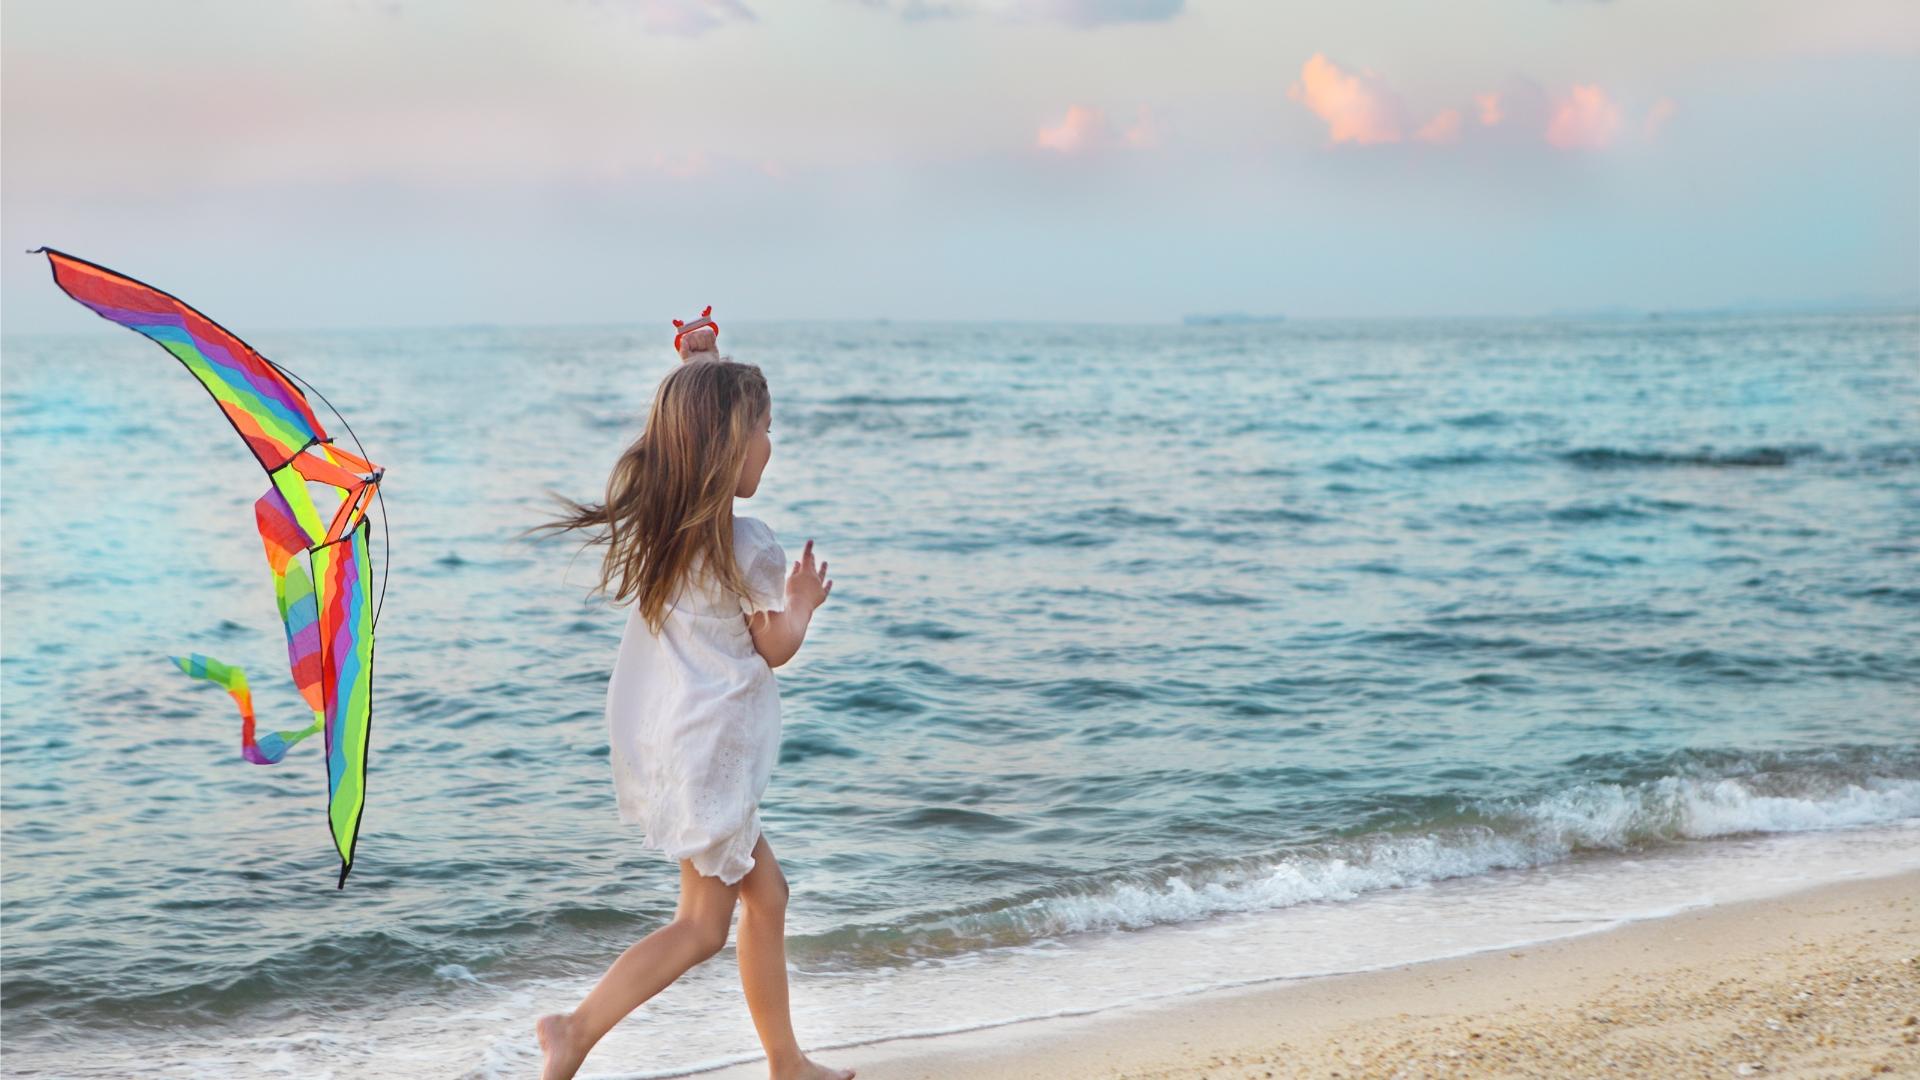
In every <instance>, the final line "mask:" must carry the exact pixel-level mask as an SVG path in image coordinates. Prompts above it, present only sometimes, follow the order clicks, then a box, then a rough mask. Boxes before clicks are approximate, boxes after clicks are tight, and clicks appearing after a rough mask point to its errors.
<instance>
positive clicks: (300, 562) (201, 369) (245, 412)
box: [33, 248, 386, 888]
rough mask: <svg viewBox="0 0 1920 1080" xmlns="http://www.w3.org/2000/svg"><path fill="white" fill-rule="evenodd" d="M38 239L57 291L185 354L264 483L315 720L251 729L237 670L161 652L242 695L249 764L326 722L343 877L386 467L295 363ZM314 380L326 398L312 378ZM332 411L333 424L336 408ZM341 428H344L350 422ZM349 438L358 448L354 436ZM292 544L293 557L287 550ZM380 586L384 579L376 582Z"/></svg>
mask: <svg viewBox="0 0 1920 1080" xmlns="http://www.w3.org/2000/svg"><path fill="white" fill-rule="evenodd" d="M39 252H45V253H46V256H47V259H48V260H49V261H50V262H51V263H52V264H53V280H54V283H55V284H57V285H59V286H60V288H61V289H62V290H63V291H64V292H65V293H66V294H67V295H68V296H71V297H73V298H74V299H75V300H78V301H80V302H81V303H82V304H85V305H86V306H87V307H90V308H92V309H93V310H94V313H95V314H98V315H99V316H100V317H101V318H104V319H107V320H108V321H110V322H116V323H119V324H120V325H121V326H125V327H128V328H130V329H133V330H136V331H138V332H140V333H141V334H144V335H146V336H147V337H149V338H152V339H153V340H154V341H156V342H158V343H159V345H160V347H161V348H163V349H166V350H167V351H168V352H170V353H172V354H173V355H174V357H175V358H177V359H178V360H179V361H180V362H181V363H183V364H185V365H186V366H187V370H188V371H191V372H193V374H194V377H195V378H197V379H199V380H200V384H201V385H202V386H205V387H206V388H207V392H208V393H210V394H212V395H213V399H214V401H216V402H218V403H219V405H220V409H221V411H222V412H224V413H225V414H226V417H227V420H228V422H229V423H231V424H232V425H233V428H234V430H235V431H237V432H239V433H240V437H241V438H242V439H245V440H246V443H247V449H249V450H252V451H253V456H254V457H256V458H258V459H259V461H260V467H261V468H263V469H265V470H266V471H267V478H268V479H269V480H270V481H272V483H273V486H272V487H270V488H268V489H267V493H266V494H265V495H262V496H261V497H260V499H259V501H257V502H255V503H254V504H253V512H254V521H255V524H256V525H257V526H258V527H259V529H260V539H261V540H262V541H263V542H264V543H265V544H266V549H267V564H268V565H269V566H270V567H272V569H273V591H274V597H275V598H276V599H277V600H278V601H279V607H280V620H281V622H282V623H283V624H284V625H285V627H286V631H287V658H288V660H289V661H290V663H291V664H292V667H293V681H294V684H295V685H296V686H298V687H299V688H300V694H301V696H302V697H304V698H306V701H307V704H308V706H310V707H311V708H312V709H313V715H314V719H313V723H312V724H311V725H309V726H307V727H305V728H302V729H300V730H298V731H280V732H269V733H267V734H266V735H263V736H260V737H258V738H256V737H255V735H254V729H253V695H252V693H251V691H250V690H249V689H248V688H247V677H246V674H245V673H244V672H242V671H241V670H240V669H239V668H237V667H232V666H229V665H227V664H223V663H221V662H220V661H218V660H214V659H212V658H210V657H206V656H201V655H198V654H195V655H193V656H188V657H178V656H176V657H174V658H173V661H174V663H176V664H178V665H180V668H181V670H183V671H185V672H186V673H187V674H189V675H191V676H193V677H195V678H198V679H206V680H208V681H210V682H213V683H216V684H218V685H220V686H222V687H225V688H226V690H227V692H228V693H230V694H232V695H233V699H234V702H235V703H236V704H238V705H239V707H240V754H241V756H242V757H244V758H246V759H247V760H248V761H251V762H253V763H254V764H256V765H272V764H275V763H276V762H278V761H279V760H280V759H281V758H282V757H284V756H285V755H286V753H287V750H288V749H289V748H291V747H292V746H293V744H295V743H297V742H299V741H300V740H302V739H304V738H306V737H307V736H309V735H312V734H313V733H315V732H324V733H325V734H326V746H327V820H328V824H329V826H330V827H331V829H332V831H333V843H334V847H335V848H337V849H338V850H339V853H340V882H339V884H338V885H336V886H335V887H336V888H345V887H346V884H347V874H348V873H349V872H350V871H352V869H353V844H354V840H355V838H357V837H358V836H359V834H360V815H361V811H362V810H364V809H365V808H366V777H367V750H368V739H367V736H368V731H369V726H370V724H371V721H372V718H373V627H374V622H375V620H376V618H377V616H378V613H377V612H376V611H375V610H374V609H375V606H376V605H373V604H370V603H368V599H369V597H370V596H371V592H372V587H371V580H370V575H369V573H368V568H369V563H368V559H367V542H368V537H369V535H370V526H369V524H368V521H367V509H368V507H369V506H370V505H371V504H372V502H373V500H374V499H375V498H376V497H378V496H379V493H380V480H381V478H382V476H384V475H385V470H383V469H381V468H380V467H379V466H377V465H374V464H371V463H370V462H368V461H367V460H366V459H365V457H364V456H363V457H355V456H354V455H352V454H349V453H347V452H346V451H344V450H341V449H340V448H339V447H337V446H334V445H333V440H332V439H330V438H328V436H327V433H326V430H325V429H324V428H322V427H321V426H320V421H319V419H318V418H316V417H315V416H314V414H313V407H312V406H311V405H309V404H308V403H307V398H306V395H304V394H302V393H301V392H300V391H299V389H298V388H296V387H295V386H294V381H295V380H296V379H297V378H298V377H297V376H292V375H290V374H289V373H288V372H287V371H285V370H284V369H282V368H281V367H279V366H278V365H276V364H275V363H274V362H273V361H271V360H268V359H267V358H266V357H264V356H261V355H260V354H259V353H257V352H255V351H253V349H252V348H251V347H250V346H249V345H247V343H246V342H244V341H241V340H240V339H239V338H237V337H235V336H233V335H232V334H231V333H229V332H227V331H226V330H225V329H224V328H222V327H221V326H220V324H218V323H216V322H214V321H213V320H212V319H209V318H207V317H206V316H205V315H202V314H200V313H199V312H198V311H195V310H194V309H193V308H191V307H188V306H187V305H186V304H184V303H182V302H181V301H179V300H177V299H175V298H174V297H172V296H170V295H168V294H166V293H164V292H161V291H160V290H159V289H156V288H154V287H152V286H151V285H145V284H142V283H141V282H138V281H135V280H134V279H132V278H130V277H127V276H125V275H123V274H117V273H115V272H113V271H112V270H109V269H107V268H106V267H104V266H99V265H96V264H94V263H90V262H87V261H86V260H85V259H76V258H74V257H73V256H71V255H67V254H64V253H62V252H59V251H55V250H53V249H52V248H36V249H34V252H33V253H36V254H37V253H39ZM299 381H300V382H301V383H302V385H305V380H299ZM308 389H312V387H310V386H309V387H308ZM314 394H315V396H316V397H319V398H320V400H321V401H323V402H325V401H326V400H327V399H326V397H325V396H324V395H321V394H320V392H319V391H317V390H315V391H314ZM327 407H328V408H329V409H331V408H332V407H333V406H332V405H331V404H330V403H329V404H328V406H327ZM334 415H335V416H336V417H337V416H339V415H340V414H339V413H338V412H335V413H334ZM340 423H341V425H342V426H343V427H344V426H345V425H346V420H345V419H342V420H341V421H340ZM347 434H348V435H349V436H352V434H353V429H352V428H351V427H348V428H347ZM354 447H355V448H356V449H358V450H359V451H360V453H361V454H362V455H364V454H365V453H366V448H365V447H362V446H360V440H359V439H358V438H355V439H354ZM316 488H317V489H318V490H319V491H320V492H322V493H323V494H324V495H326V497H327V498H328V500H329V501H331V500H332V499H333V498H336V497H337V500H338V501H337V504H334V505H333V506H332V507H331V509H332V511H333V512H332V516H331V517H323V516H322V513H321V508H320V507H318V506H316V505H315V503H314V494H315V490H316ZM333 493H337V496H335V495H334V494H333ZM382 505H383V506H384V502H383V504H382ZM300 555H304V556H305V558H304V559H301V558H296V556H300ZM385 590H386V586H385V584H384V579H383V584H382V585H381V591H382V593H383V594H384V593H385Z"/></svg>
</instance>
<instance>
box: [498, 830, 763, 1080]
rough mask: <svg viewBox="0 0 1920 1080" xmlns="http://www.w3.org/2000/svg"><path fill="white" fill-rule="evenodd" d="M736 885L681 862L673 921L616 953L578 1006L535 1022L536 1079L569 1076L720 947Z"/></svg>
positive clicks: (724, 940) (730, 918)
mask: <svg viewBox="0 0 1920 1080" xmlns="http://www.w3.org/2000/svg"><path fill="white" fill-rule="evenodd" d="M745 880H746V879H744V878H742V879H741V884H744V883H745ZM740 888H741V885H740V884H736V885H728V884H727V883H726V882H724V881H721V880H720V879H719V878H717V877H706V876H704V875H702V874H701V873H700V872H699V871H697V870H695V869H694V868H693V863H691V862H689V861H687V860H686V859H682V860H680V908H679V910H678V911H676V912H675V913H674V916H673V921H672V922H670V923H668V924H667V925H665V926H663V927H661V928H660V929H658V930H655V931H654V932H653V933H651V934H648V935H647V936H646V937H643V938H641V939H640V940H639V941H636V942H634V943H633V945H632V946H630V947H629V948H628V949H627V951H626V952H624V953H621V954H620V958H619V959H618V960H615V961H614V962H613V966H612V967H610V968H608V969H607V973H606V974H605V975H602V976H601V977H600V982H599V984H598V985H596V986H595V987H594V988H593V991H592V992H591V993H589V994H588V995H587V996H586V999H585V1000H584V1001H582V1002H581V1003H580V1005H579V1007H577V1008H575V1009H574V1010H573V1011H572V1012H570V1013H554V1014H552V1015H550V1016H543V1017H541V1018H540V1020H539V1022H538V1023H536V1024H535V1025H534V1031H535V1032H536V1033H537V1034H538V1035H539V1036H540V1049H541V1052H542V1053H543V1054H544V1055H545V1057H546V1064H545V1065H544V1066H543V1067H542V1070H541V1073H540V1080H568V1078H569V1077H571V1076H573V1074H574V1073H575V1072H577V1071H579V1069H580V1063H581V1062H582V1061H585V1060H586V1057H587V1051H589V1050H591V1049H593V1044H594V1043H597V1042H599V1041H600V1039H601V1037H602V1036H604V1035H605V1034H606V1033H607V1032H609V1031H611V1030H613V1025H615V1024H617V1023H619V1022H620V1020H621V1018H623V1017H625V1016H626V1015H627V1014H628V1013H630V1012H632V1011H633V1010H634V1009H637V1008H639V1007H640V1005H641V1003H642V1002H645V1001H646V1000H647V999H648V998H650V997H652V996H653V995H655V994H657V993H659V992H660V991H661V990H664V989H666V987H667V986H669V985H670V984H672V982H673V981H674V980H675V979H678V978H679V977H680V976H681V975H683V974H685V973H686V971H687V969H688V968H690V967H692V966H694V965H695V964H698V963H699V962H700V961H702V960H705V959H707V958H709V957H711V956H713V955H714V954H715V953H717V952H719V951H720V950H721V949H722V948H724V947H725V946H726V944H727V929H728V927H729V926H730V924H731V923H732V922H733V906H734V900H735V899H736V898H737V897H738V896H739V893H740Z"/></svg>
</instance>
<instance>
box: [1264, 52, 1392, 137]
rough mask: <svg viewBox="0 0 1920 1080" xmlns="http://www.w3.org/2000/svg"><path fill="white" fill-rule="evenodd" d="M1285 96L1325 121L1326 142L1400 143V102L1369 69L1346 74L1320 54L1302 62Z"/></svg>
mask: <svg viewBox="0 0 1920 1080" xmlns="http://www.w3.org/2000/svg"><path fill="white" fill-rule="evenodd" d="M1287 96H1288V97H1289V98H1292V99H1293V100H1295V101H1298V102H1300V103H1301V104H1302V105H1305V106H1306V107H1307V108H1308V109H1310V110H1312V111H1313V113H1314V115H1316V116H1318V117H1320V119H1322V120H1325V121H1326V122H1327V141H1328V142H1330V143H1343V142H1352V143H1359V144H1360V145H1362V146H1365V145H1367V144H1369V143H1385V142H1399V141H1400V129H1401V127H1402V126H1403V125H1402V123H1401V119H1400V117H1401V109H1400V101H1399V99H1398V98H1397V97H1395V96H1394V94H1393V91H1391V90H1389V89H1388V88H1387V86H1386V84H1384V83H1382V82H1381V81H1380V80H1379V79H1377V78H1375V77H1374V75H1373V73H1372V72H1369V71H1363V72H1360V73H1359V74H1349V73H1348V72H1345V71H1342V70H1341V69H1340V67H1339V65H1337V64H1335V63H1334V62H1333V61H1331V60H1329V59H1327V58H1326V57H1325V56H1323V55H1321V54H1320V53H1314V54H1313V55H1312V56H1311V57H1309V58H1308V59H1307V62H1306V63H1305V64H1303V65H1301V68H1300V79H1299V81H1298V82H1295V83H1294V84H1293V85H1292V86H1290V87H1288V88H1287Z"/></svg>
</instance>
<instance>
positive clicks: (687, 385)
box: [528, 350, 773, 634]
mask: <svg viewBox="0 0 1920 1080" xmlns="http://www.w3.org/2000/svg"><path fill="white" fill-rule="evenodd" d="M715 356H716V354H714V353H711V352H707V351H705V350H700V351H698V352H696V354H695V355H694V356H693V357H692V358H691V359H688V360H686V361H684V362H683V363H681V365H680V366H679V367H677V368H674V369H673V370H672V371H670V372H668V373H667V377H666V378H664V379H661V380H660V385H659V387H658V388H657V389H655V390H654V392H653V406H652V408H651V410H650V411H649V412H648V413H647V426H646V429H645V430H643V431H642V432H641V433H640V437H639V438H637V439H635V440H634V441H633V443H632V444H631V445H629V446H628V447H627V448H626V450H624V451H623V452H621V454H620V459H619V460H618V461H615V462H614V463H613V471H612V473H611V474H610V475H609V476H608V477H607V492H606V498H605V500H604V501H602V502H600V503H598V504H592V503H579V502H575V501H573V500H572V499H569V498H566V497H565V496H562V495H555V496H554V498H556V499H558V500H559V501H560V503H561V504H562V505H563V506H564V507H566V512H565V513H564V514H563V515H562V516H561V517H560V518H558V519H556V520H553V521H549V522H545V523H543V524H540V525H536V526H534V528H533V529H530V530H528V531H529V532H538V531H542V530H547V531H552V532H566V531H569V530H572V529H597V530H600V532H598V533H597V534H596V535H593V536H591V537H590V538H589V539H588V540H587V546H589V547H591V546H593V545H595V544H605V545H606V548H607V551H606V556H605V558H604V559H603V560H602V561H601V565H600V583H599V584H598V585H596V586H594V588H593V590H592V591H591V592H589V593H588V595H589V596H592V595H594V594H602V595H605V594H607V593H608V590H609V586H612V592H611V595H612V598H613V601H614V602H615V603H620V602H622V601H625V600H627V599H629V598H637V599H638V601H639V604H640V613H641V615H642V617H644V618H645V619H646V621H647V628H648V629H649V630H651V631H653V632H654V633H656V634H657V633H659V632H660V628H661V627H662V626H663V625H665V623H666V618H667V605H668V604H669V603H671V602H672V600H673V597H674V594H675V593H677V592H678V591H679V588H680V583H681V581H682V580H683V579H684V578H685V576H686V575H687V574H688V573H689V572H690V571H691V570H692V568H693V566H694V565H695V563H696V562H697V561H699V560H700V559H701V558H702V557H704V558H705V562H706V566H707V567H708V568H709V572H710V573H712V574H713V576H714V579H715V580H716V581H717V582H718V583H719V585H720V587H721V588H722V589H724V590H726V591H728V592H731V593H733V594H735V595H738V596H745V595H747V587H746V583H745V582H744V581H743V580H742V578H741V575H740V570H739V567H738V566H737V565H736V564H735V563H734V557H733V498H734V492H735V490H737V489H738V488H739V486H740V473H741V470H742V469H743V468H744V467H745V466H746V461H747V447H748V444H749V443H750V442H751V441H752V439H753V434H754V432H755V431H756V430H758V428H759V426H760V425H761V424H763V423H764V422H765V420H766V418H767V415H768V413H769V411H770V410H771V409H772V405H773V401H772V396H771V395H770V394H769V393H768V391H767V379H766V376H764V375H762V374H761V372H760V368H759V367H758V366H757V365H754V364H739V363H735V362H734V361H732V360H720V359H717V358H714V357H715Z"/></svg>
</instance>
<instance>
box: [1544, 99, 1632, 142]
mask: <svg viewBox="0 0 1920 1080" xmlns="http://www.w3.org/2000/svg"><path fill="white" fill-rule="evenodd" d="M1620 128H1621V119H1620V106H1618V105H1616V104H1614V102H1613V100H1612V99H1611V98H1609V97H1607V92H1606V91H1605V90H1602V89H1600V87H1598V86H1575V87H1574V88H1573V89H1572V90H1571V91H1569V92H1568V94H1567V96H1566V97H1564V98H1561V99H1560V100H1558V101H1557V102H1555V103H1554V111H1553V119H1552V120H1550V121H1548V123H1547V141H1548V142H1550V143H1552V144H1553V145H1555V146H1557V147H1559V148H1560V149H1562V150H1598V149H1601V148H1603V147H1605V146H1606V145H1607V144H1608V143H1611V142H1612V141H1613V140H1614V139H1615V137H1617V136H1618V135H1619V134H1620Z"/></svg>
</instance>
